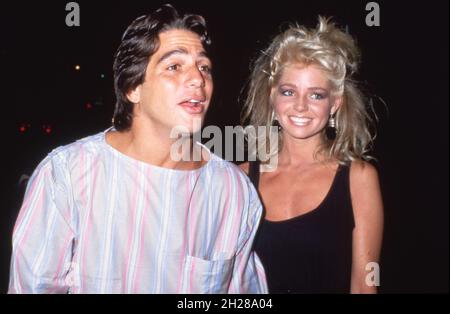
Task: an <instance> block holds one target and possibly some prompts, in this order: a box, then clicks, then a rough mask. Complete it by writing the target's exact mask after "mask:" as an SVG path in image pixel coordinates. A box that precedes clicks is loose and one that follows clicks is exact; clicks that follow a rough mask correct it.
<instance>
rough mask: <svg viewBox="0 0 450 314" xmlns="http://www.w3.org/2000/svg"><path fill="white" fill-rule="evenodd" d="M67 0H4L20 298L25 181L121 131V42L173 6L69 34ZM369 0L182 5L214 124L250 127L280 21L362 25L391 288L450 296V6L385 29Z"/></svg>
mask: <svg viewBox="0 0 450 314" xmlns="http://www.w3.org/2000/svg"><path fill="white" fill-rule="evenodd" d="M67 2H69V1H14V2H13V3H10V4H6V3H2V4H0V6H1V8H0V23H1V24H0V73H1V76H0V92H1V94H0V127H1V133H0V134H1V135H2V137H1V146H2V151H3V153H2V156H3V157H4V159H3V162H2V163H1V165H2V166H1V167H2V168H1V169H2V171H1V190H0V191H1V196H0V214H1V217H0V232H1V233H0V293H4V292H6V290H7V284H8V275H9V259H10V254H11V233H12V228H13V225H14V221H15V219H16V216H17V213H18V210H19V207H20V203H21V201H22V193H23V187H21V186H20V185H19V178H20V177H21V175H22V174H27V175H30V174H31V172H32V171H33V169H34V168H35V167H36V166H37V164H38V163H39V161H40V160H42V159H43V158H44V157H45V156H46V154H47V153H49V152H50V151H51V150H52V149H53V148H56V147H57V146H59V145H63V144H68V143H70V142H72V141H74V140H76V139H79V138H81V137H84V136H87V135H91V134H94V133H96V132H99V131H102V130H104V129H106V128H107V127H109V126H110V121H111V117H112V112H113V107H114V95H113V83H112V63H113V54H114V52H115V49H116V48H117V46H118V45H119V42H120V38H121V35H122V33H123V31H124V30H125V28H126V27H127V26H128V24H129V23H131V21H132V20H133V19H134V18H135V17H137V16H139V15H142V14H145V13H148V12H150V11H153V10H154V9H156V8H157V7H159V5H160V4H162V3H164V2H168V1H163V2H162V1H150V0H147V1H140V2H138V1H132V0H127V1H121V2H118V3H114V2H111V1H89V2H88V1H86V0H80V1H76V2H77V3H78V4H79V5H80V8H81V26H80V27H67V26H66V24H65V17H66V14H67V13H68V12H66V11H65V5H66V3H67ZM368 2H369V1H325V0H323V1H322V0H317V1H284V0H277V1H272V2H270V1H269V2H264V3H263V2H261V1H244V0H240V1H226V2H225V1H221V2H215V1H194V0H191V1H171V3H172V4H174V5H175V7H176V8H177V9H178V10H179V11H181V12H182V13H184V12H186V11H187V12H192V13H197V14H202V15H203V16H205V18H206V20H207V22H208V25H209V30H210V34H211V36H212V39H213V50H212V54H211V57H212V59H213V62H214V79H215V95H214V101H213V103H212V107H211V110H210V112H209V113H208V115H207V121H206V125H208V124H214V125H218V126H220V127H224V126H225V125H238V124H239V112H240V108H241V105H242V103H241V102H238V97H239V94H240V91H241V88H242V86H243V85H244V83H245V81H246V78H247V77H248V74H249V61H250V60H251V59H253V58H254V57H255V56H256V55H257V53H258V51H259V50H260V49H262V48H264V47H265V46H266V44H267V43H268V41H269V40H270V39H271V38H273V36H274V35H275V34H276V33H277V32H278V31H279V29H280V25H286V22H296V21H297V22H299V23H300V24H306V25H307V26H310V27H312V26H315V24H316V22H317V15H318V14H322V15H325V16H334V18H335V21H336V22H337V23H338V24H340V25H342V26H343V27H345V26H346V25H348V29H349V32H350V33H351V34H352V35H353V36H355V37H356V38H357V40H358V43H359V45H360V47H361V49H362V67H361V71H360V74H359V79H360V80H361V81H362V82H363V83H364V84H363V85H364V86H365V88H366V90H367V91H368V92H369V95H370V96H371V97H372V98H373V100H374V104H375V107H376V110H377V112H378V114H379V118H380V121H379V123H378V137H377V140H376V145H375V149H374V155H375V157H376V158H377V159H378V162H377V163H376V166H377V167H378V169H379V173H380V180H381V185H382V190H383V198H384V202H385V236H384V246H383V251H382V258H381V287H380V292H382V293H442V292H446V293H448V282H449V277H448V266H449V264H448V253H449V243H448V239H449V229H448V223H449V219H448V218H449V217H448V211H449V206H448V185H449V184H448V126H449V123H448V122H449V121H448V107H449V98H448V56H449V54H448V29H449V28H448V12H449V11H448V1H445V0H443V1H439V0H436V1H377V2H378V4H379V5H380V8H381V26H380V27H368V26H367V25H366V24H365V17H366V14H367V13H368V12H367V11H365V6H366V4H367V3H368ZM77 64H78V65H80V67H81V69H80V70H79V71H76V70H75V65H77ZM102 74H103V76H104V77H102ZM380 98H381V99H383V100H384V101H385V102H386V103H387V109H386V108H385V107H384V106H383V105H382V102H381V101H380V100H379V99H380ZM47 132H48V133H47ZM330 262H332V261H330Z"/></svg>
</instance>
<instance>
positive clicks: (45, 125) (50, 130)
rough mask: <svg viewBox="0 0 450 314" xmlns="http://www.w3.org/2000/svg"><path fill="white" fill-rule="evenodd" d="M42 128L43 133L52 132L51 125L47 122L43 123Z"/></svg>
mask: <svg viewBox="0 0 450 314" xmlns="http://www.w3.org/2000/svg"><path fill="white" fill-rule="evenodd" d="M42 129H43V130H44V133H45V134H50V133H52V126H51V125H49V124H44V125H43V126H42Z"/></svg>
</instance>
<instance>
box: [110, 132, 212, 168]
mask: <svg viewBox="0 0 450 314" xmlns="http://www.w3.org/2000/svg"><path fill="white" fill-rule="evenodd" d="M162 129H163V128H159V129H158V130H156V128H154V127H152V126H145V127H136V126H132V127H131V128H130V130H127V131H121V132H117V131H116V132H108V133H107V134H106V141H107V143H108V144H109V145H111V146H112V147H113V148H115V149H117V150H118V151H120V152H121V153H123V154H125V155H127V156H129V157H131V158H133V159H137V160H140V161H143V162H145V163H148V164H151V165H154V166H158V167H162V168H169V169H179V170H193V169H196V168H199V167H201V166H203V165H204V164H205V163H206V162H207V161H206V159H207V157H206V158H205V156H204V152H203V150H202V149H201V148H200V147H199V146H198V145H193V143H192V140H191V139H190V138H184V139H180V138H170V132H164V131H163V130H162ZM177 141H178V143H176V142H177ZM181 141H182V142H183V145H182V146H183V147H185V148H186V147H189V148H190V150H189V152H190V153H189V156H187V157H191V158H187V159H186V155H185V159H183V160H179V158H173V157H174V156H172V155H171V153H173V151H172V148H173V147H174V146H173V145H177V146H178V147H181V145H179V144H180V143H181ZM194 149H195V150H199V151H200V154H199V156H200V159H193V155H192V154H193V152H194ZM193 160H194V161H193Z"/></svg>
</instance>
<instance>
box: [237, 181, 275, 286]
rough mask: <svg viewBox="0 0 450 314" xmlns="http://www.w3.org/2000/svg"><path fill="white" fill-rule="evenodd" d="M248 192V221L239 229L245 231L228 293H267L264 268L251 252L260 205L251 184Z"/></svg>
mask: <svg viewBox="0 0 450 314" xmlns="http://www.w3.org/2000/svg"><path fill="white" fill-rule="evenodd" d="M249 191H250V202H249V204H250V206H249V208H248V209H247V210H248V219H247V220H246V221H245V222H244V223H243V226H242V227H243V228H242V227H241V230H242V229H244V230H245V231H244V232H243V234H244V236H243V237H242V238H241V245H240V249H239V251H238V253H237V256H236V259H235V263H234V268H233V276H232V279H231V284H230V287H229V289H228V293H236V294H237V293H249V294H253V293H254V294H259V293H268V289H267V283H266V275H265V272H264V268H263V266H262V264H261V261H260V260H259V258H258V256H257V255H256V253H255V252H254V251H253V241H254V239H255V235H256V232H257V230H258V227H259V224H260V221H261V215H262V205H261V201H260V200H259V198H258V195H257V193H256V190H255V188H254V187H253V185H252V184H251V183H249Z"/></svg>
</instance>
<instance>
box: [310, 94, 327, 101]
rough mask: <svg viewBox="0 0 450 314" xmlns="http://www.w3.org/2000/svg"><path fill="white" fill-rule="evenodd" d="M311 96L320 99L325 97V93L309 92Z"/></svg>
mask: <svg viewBox="0 0 450 314" xmlns="http://www.w3.org/2000/svg"><path fill="white" fill-rule="evenodd" d="M311 98H312V99H317V100H320V99H324V98H325V95H323V94H321V93H313V94H311Z"/></svg>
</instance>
